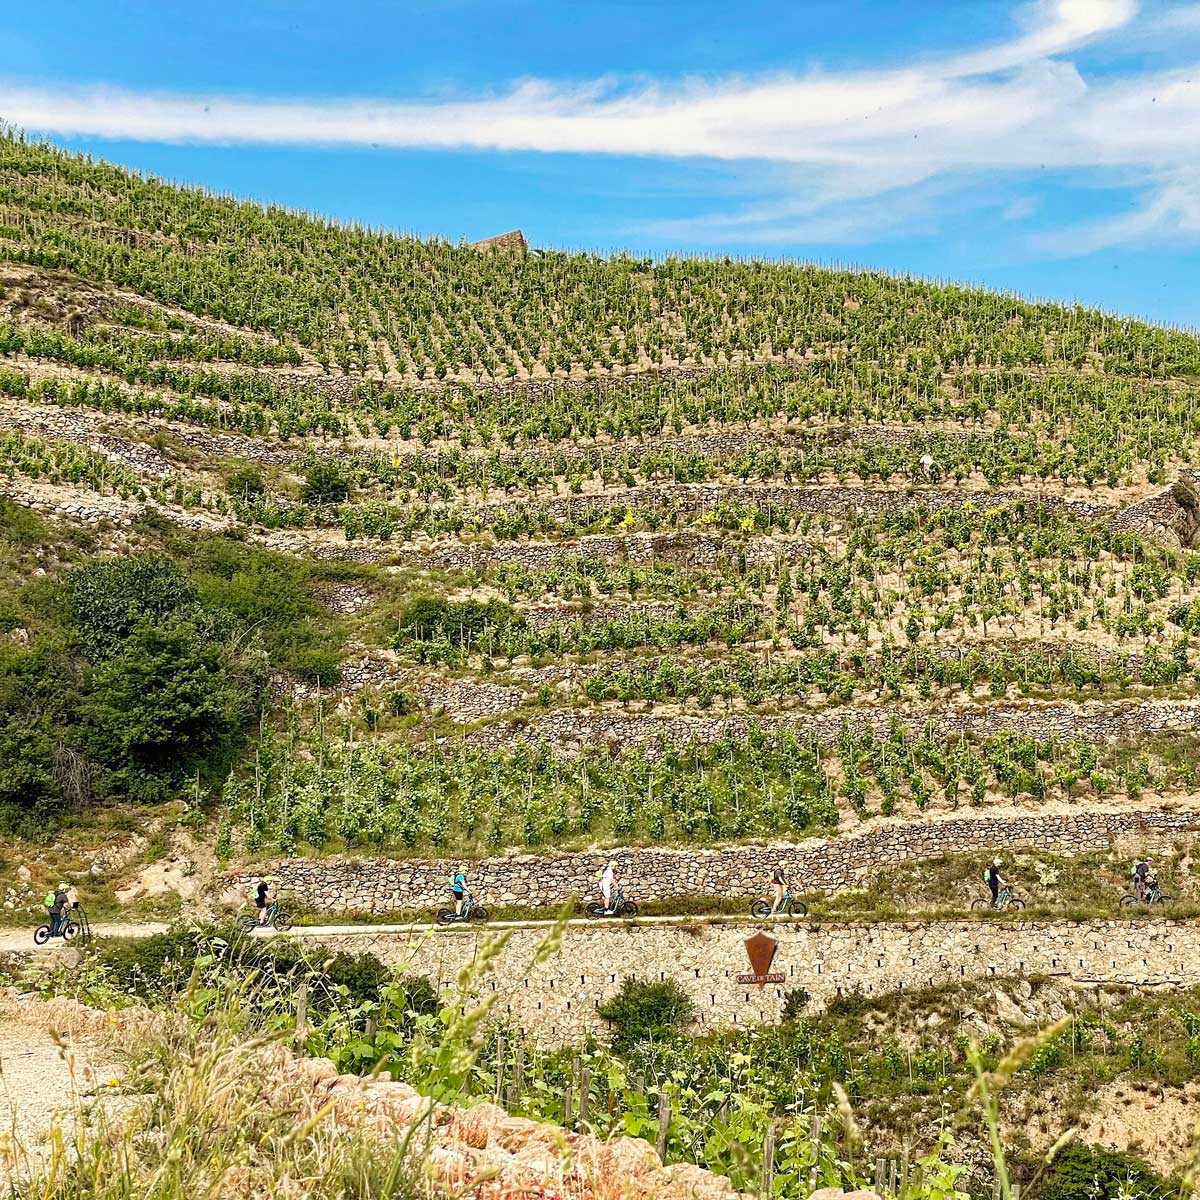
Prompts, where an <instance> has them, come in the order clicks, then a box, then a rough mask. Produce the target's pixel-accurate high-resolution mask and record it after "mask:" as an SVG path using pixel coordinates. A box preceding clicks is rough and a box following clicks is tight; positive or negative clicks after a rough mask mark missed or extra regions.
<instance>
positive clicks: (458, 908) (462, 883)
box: [450, 869, 467, 917]
mask: <svg viewBox="0 0 1200 1200" xmlns="http://www.w3.org/2000/svg"><path fill="white" fill-rule="evenodd" d="M466 892H467V873H466V871H464V870H461V869H460V870H458V871H455V872H454V882H453V883H452V884H451V885H450V895H452V896H453V897H454V911H455V913H456V914H457V915H458V916H460V917H461V916H462V910H463V898H464V896H465V895H466Z"/></svg>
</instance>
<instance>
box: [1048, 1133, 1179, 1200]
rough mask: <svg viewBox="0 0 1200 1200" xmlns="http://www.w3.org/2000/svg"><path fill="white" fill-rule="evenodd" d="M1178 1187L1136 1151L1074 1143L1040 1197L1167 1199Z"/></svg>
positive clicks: (1061, 1156)
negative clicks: (1157, 1172)
mask: <svg viewBox="0 0 1200 1200" xmlns="http://www.w3.org/2000/svg"><path fill="white" fill-rule="evenodd" d="M1176 1190H1177V1189H1176V1188H1174V1187H1172V1185H1171V1184H1169V1183H1168V1182H1167V1181H1166V1180H1165V1179H1163V1178H1162V1177H1161V1176H1160V1175H1156V1174H1155V1173H1154V1172H1153V1171H1152V1170H1151V1169H1150V1168H1149V1167H1148V1166H1147V1165H1146V1164H1145V1163H1144V1162H1142V1160H1141V1159H1140V1158H1135V1157H1134V1156H1133V1155H1132V1154H1128V1153H1125V1152H1124V1151H1120V1150H1105V1149H1104V1148H1103V1147H1102V1146H1083V1145H1079V1144H1073V1145H1070V1146H1067V1147H1066V1148H1065V1149H1064V1150H1061V1151H1060V1152H1059V1154H1058V1156H1057V1157H1056V1158H1055V1160H1054V1162H1053V1163H1052V1164H1051V1165H1050V1169H1049V1171H1048V1172H1047V1174H1046V1177H1045V1180H1044V1181H1043V1183H1042V1186H1041V1187H1040V1188H1039V1190H1038V1195H1039V1200H1134V1198H1136V1200H1167V1197H1168V1196H1170V1195H1172V1194H1174V1193H1175V1192H1176Z"/></svg>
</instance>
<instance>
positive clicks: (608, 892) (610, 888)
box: [600, 862, 617, 909]
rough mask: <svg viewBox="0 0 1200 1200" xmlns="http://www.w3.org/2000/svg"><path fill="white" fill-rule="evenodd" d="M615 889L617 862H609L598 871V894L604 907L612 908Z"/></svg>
mask: <svg viewBox="0 0 1200 1200" xmlns="http://www.w3.org/2000/svg"><path fill="white" fill-rule="evenodd" d="M616 889H617V864H616V863H613V862H610V863H609V864H608V866H606V867H605V868H604V870H603V871H601V872H600V896H601V898H602V899H603V900H604V907H605V908H606V909H609V908H612V901H613V893H614V892H615V891H616Z"/></svg>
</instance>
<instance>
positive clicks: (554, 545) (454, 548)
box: [392, 530, 812, 571]
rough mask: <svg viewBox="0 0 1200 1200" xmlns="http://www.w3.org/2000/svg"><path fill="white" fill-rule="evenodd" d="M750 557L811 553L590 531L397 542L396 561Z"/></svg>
mask: <svg viewBox="0 0 1200 1200" xmlns="http://www.w3.org/2000/svg"><path fill="white" fill-rule="evenodd" d="M739 554H744V555H745V557H746V564H747V566H750V567H754V566H758V565H760V564H763V563H773V562H775V560H776V559H777V558H783V559H784V560H785V561H786V562H789V563H796V562H801V561H803V560H805V559H807V558H809V557H811V555H812V547H811V545H810V544H809V543H808V542H805V541H799V540H796V539H793V538H783V537H779V538H766V537H757V538H745V539H742V538H738V537H736V536H735V535H732V534H714V533H699V532H695V531H692V530H679V531H674V530H673V531H671V532H670V533H631V534H606V533H600V534H591V535H589V536H587V537H581V538H578V539H575V540H572V541H562V542H547V541H528V542H501V543H495V542H460V541H439V542H432V543H430V542H426V543H420V542H415V543H411V544H409V545H405V546H398V547H396V550H395V553H394V554H393V555H392V561H393V562H394V563H395V564H396V565H397V566H399V567H416V568H427V569H433V570H471V569H478V568H481V567H486V566H492V565H494V564H497V563H514V564H517V565H519V566H523V567H526V568H527V569H528V570H530V571H544V570H546V569H548V568H549V567H553V566H557V565H558V564H559V563H561V562H562V561H564V560H565V559H572V558H581V559H593V560H595V559H600V560H603V561H605V562H619V563H626V562H627V563H633V564H634V565H635V566H648V565H650V564H651V563H653V562H655V561H660V562H667V563H673V564H675V565H677V566H683V567H715V566H716V565H717V564H718V563H720V562H721V561H722V560H723V559H729V560H733V559H736V558H737V556H738V555H739Z"/></svg>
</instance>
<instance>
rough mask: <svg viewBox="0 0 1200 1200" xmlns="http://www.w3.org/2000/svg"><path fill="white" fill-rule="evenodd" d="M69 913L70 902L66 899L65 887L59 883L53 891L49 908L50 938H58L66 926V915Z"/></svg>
mask: <svg viewBox="0 0 1200 1200" xmlns="http://www.w3.org/2000/svg"><path fill="white" fill-rule="evenodd" d="M70 911H71V901H70V900H69V899H68V897H67V885H66V884H65V883H60V884H59V885H58V887H56V888H55V889H54V903H53V904H52V905H51V906H50V936H51V937H58V936H59V935H60V934H61V933H62V931H63V927H64V925H65V924H66V916H67V913H68V912H70Z"/></svg>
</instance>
